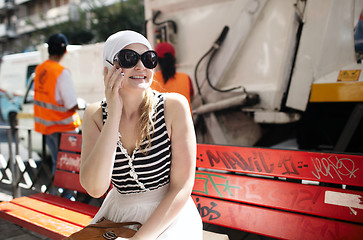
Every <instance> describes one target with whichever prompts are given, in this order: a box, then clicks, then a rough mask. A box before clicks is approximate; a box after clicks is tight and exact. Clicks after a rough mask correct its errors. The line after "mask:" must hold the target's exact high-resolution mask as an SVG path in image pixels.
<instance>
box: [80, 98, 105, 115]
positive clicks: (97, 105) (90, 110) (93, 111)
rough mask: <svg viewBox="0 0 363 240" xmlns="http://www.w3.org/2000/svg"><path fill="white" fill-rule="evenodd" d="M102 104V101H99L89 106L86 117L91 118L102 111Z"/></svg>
mask: <svg viewBox="0 0 363 240" xmlns="http://www.w3.org/2000/svg"><path fill="white" fill-rule="evenodd" d="M101 103H102V102H101V101H98V102H94V103H91V104H89V105H87V107H86V109H85V112H84V115H85V116H90V115H94V114H96V113H97V111H100V110H101Z"/></svg>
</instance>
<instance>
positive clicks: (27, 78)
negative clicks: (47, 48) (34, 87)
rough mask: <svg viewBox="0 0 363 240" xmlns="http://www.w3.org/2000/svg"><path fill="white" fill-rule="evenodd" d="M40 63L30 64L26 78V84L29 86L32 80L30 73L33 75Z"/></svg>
mask: <svg viewBox="0 0 363 240" xmlns="http://www.w3.org/2000/svg"><path fill="white" fill-rule="evenodd" d="M37 66H38V65H29V66H28V68H27V71H26V80H25V86H28V82H29V80H30V75H32V73H33V72H35V68H36V67H37Z"/></svg>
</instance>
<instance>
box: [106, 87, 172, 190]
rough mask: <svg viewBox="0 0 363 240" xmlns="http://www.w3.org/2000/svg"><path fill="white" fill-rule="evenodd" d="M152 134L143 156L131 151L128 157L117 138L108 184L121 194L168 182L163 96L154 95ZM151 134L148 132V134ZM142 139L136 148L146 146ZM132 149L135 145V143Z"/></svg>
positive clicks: (137, 151) (141, 153) (167, 138)
mask: <svg viewBox="0 0 363 240" xmlns="http://www.w3.org/2000/svg"><path fill="white" fill-rule="evenodd" d="M154 97H155V98H156V104H155V107H154V113H153V119H154V127H155V130H154V134H152V133H151V139H150V140H151V146H150V147H149V149H147V150H146V152H141V151H140V149H138V148H137V147H135V149H134V151H133V153H132V155H131V156H129V154H128V153H127V150H126V149H125V148H124V147H123V146H122V142H121V139H120V138H121V135H120V133H119V139H118V141H117V147H116V156H115V163H114V166H113V172H112V178H111V181H112V184H113V186H114V187H116V189H117V190H118V192H119V193H121V194H133V193H141V192H146V191H150V190H155V189H158V188H160V187H162V186H164V185H166V184H168V183H169V181H170V165H171V144H170V139H169V135H168V132H167V129H166V124H165V118H164V107H165V94H162V93H158V92H156V91H154ZM101 107H102V113H103V123H105V122H106V119H107V103H106V101H102V103H101ZM150 131H152V130H150ZM147 143H148V142H147V140H146V139H145V140H144V141H143V142H142V143H141V144H140V148H145V147H146V146H147ZM135 145H136V143H135Z"/></svg>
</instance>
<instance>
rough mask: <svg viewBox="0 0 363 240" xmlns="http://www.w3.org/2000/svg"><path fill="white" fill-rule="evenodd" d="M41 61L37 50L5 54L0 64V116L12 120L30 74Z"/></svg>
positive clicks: (19, 105) (4, 119) (8, 120)
mask: <svg viewBox="0 0 363 240" xmlns="http://www.w3.org/2000/svg"><path fill="white" fill-rule="evenodd" d="M39 63H41V54H40V52H39V51H33V52H25V53H17V54H10V55H5V56H3V57H2V59H1V65H0V103H1V106H0V116H1V119H2V120H3V121H6V122H12V121H13V120H15V118H14V117H15V116H16V113H17V112H18V111H19V109H20V107H21V102H22V99H23V97H24V94H25V89H26V86H27V83H28V81H29V77H30V75H31V74H32V73H33V72H34V70H35V67H36V66H37V65H38V64H39Z"/></svg>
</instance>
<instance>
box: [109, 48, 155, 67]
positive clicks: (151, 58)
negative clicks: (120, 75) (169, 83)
mask: <svg viewBox="0 0 363 240" xmlns="http://www.w3.org/2000/svg"><path fill="white" fill-rule="evenodd" d="M140 59H141V62H142V64H144V66H145V67H146V68H149V69H153V68H155V67H156V65H157V64H158V55H157V54H156V52H155V51H152V50H149V51H146V52H144V53H143V54H141V55H140V54H138V53H137V52H135V51H134V50H131V49H123V50H121V51H119V52H118V53H117V55H116V60H117V62H118V64H119V65H120V67H122V68H132V67H135V66H136V64H137V63H138V62H139V60H140ZM108 62H109V61H108ZM112 65H113V64H112Z"/></svg>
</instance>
